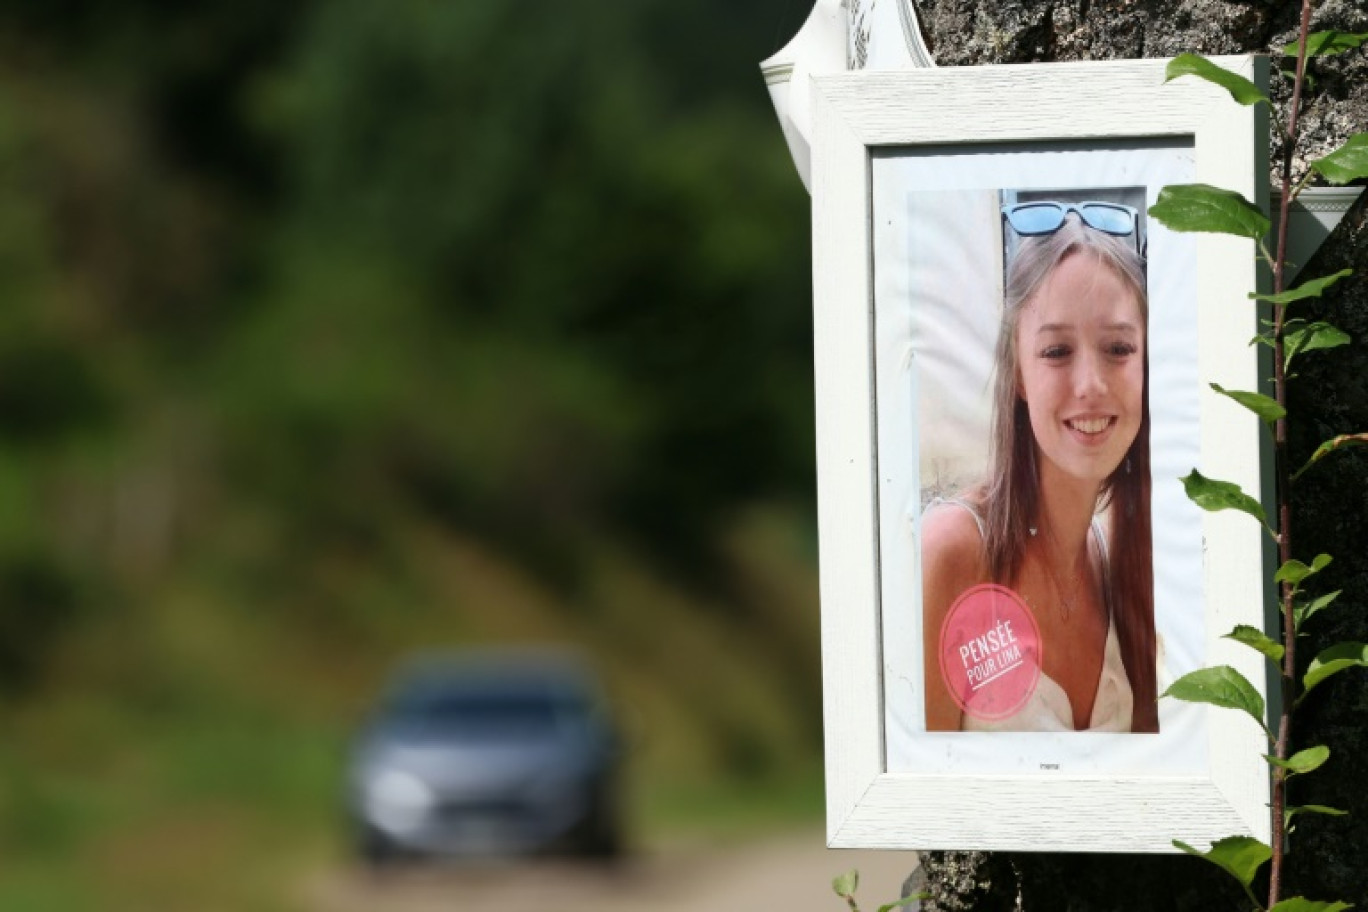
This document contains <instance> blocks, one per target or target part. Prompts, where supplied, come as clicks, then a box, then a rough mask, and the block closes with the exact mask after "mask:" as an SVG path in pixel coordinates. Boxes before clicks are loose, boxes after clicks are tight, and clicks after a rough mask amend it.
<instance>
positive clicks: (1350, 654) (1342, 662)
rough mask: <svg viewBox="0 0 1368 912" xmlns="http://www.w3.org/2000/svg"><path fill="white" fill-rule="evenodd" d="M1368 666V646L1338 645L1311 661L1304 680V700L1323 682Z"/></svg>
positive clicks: (1358, 644)
mask: <svg viewBox="0 0 1368 912" xmlns="http://www.w3.org/2000/svg"><path fill="white" fill-rule="evenodd" d="M1365 665H1368V645H1364V644H1363V643H1336V644H1335V645H1334V646H1331V647H1329V648H1327V649H1325V650H1323V651H1322V652H1321V654H1320V655H1318V656H1316V657H1315V658H1314V659H1312V660H1311V664H1310V665H1308V666H1307V668H1306V677H1304V678H1302V697H1303V698H1304V697H1305V696H1306V695H1307V694H1309V693H1310V692H1311V689H1312V688H1314V687H1315V686H1316V685H1317V684H1319V683H1320V682H1321V681H1324V680H1325V679H1326V678H1328V677H1330V676H1331V675H1333V674H1338V673H1339V672H1341V671H1344V669H1346V668H1354V667H1363V666H1365Z"/></svg>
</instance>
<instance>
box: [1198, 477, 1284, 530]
mask: <svg viewBox="0 0 1368 912" xmlns="http://www.w3.org/2000/svg"><path fill="white" fill-rule="evenodd" d="M1180 480H1181V481H1182V482H1183V490H1184V491H1186V492H1187V496H1188V499H1189V500H1191V501H1192V502H1193V503H1195V504H1196V505H1197V506H1199V507H1201V508H1202V509H1203V510H1206V511H1208V512H1210V513H1215V512H1216V511H1218V510H1239V511H1241V512H1242V513H1248V514H1249V515H1250V516H1252V517H1254V518H1255V519H1257V520H1258V521H1259V522H1261V523H1266V522H1267V518H1266V517H1265V515H1264V508H1263V507H1262V506H1261V505H1260V504H1259V502H1258V501H1257V500H1255V499H1254V498H1252V497H1250V496H1249V495H1248V494H1246V493H1245V492H1244V491H1241V490H1240V486H1239V485H1237V484H1233V483H1231V482H1229V481H1217V480H1216V479H1214V478H1207V477H1206V476H1205V475H1203V474H1202V473H1201V472H1198V471H1197V470H1196V469H1193V470H1192V471H1191V472H1190V473H1188V476H1187V477H1186V478H1183V479H1180Z"/></svg>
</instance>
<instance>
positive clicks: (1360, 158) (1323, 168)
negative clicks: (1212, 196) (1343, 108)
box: [1160, 133, 1368, 199]
mask: <svg viewBox="0 0 1368 912" xmlns="http://www.w3.org/2000/svg"><path fill="white" fill-rule="evenodd" d="M1311 167H1312V168H1313V169H1314V170H1316V171H1318V172H1320V174H1321V176H1322V177H1324V178H1325V179H1326V180H1328V181H1329V182H1330V183H1332V184H1347V183H1349V182H1350V181H1351V180H1357V179H1358V178H1360V177H1368V133H1355V134H1354V135H1353V136H1351V137H1349V139H1348V140H1347V141H1346V142H1345V143H1344V145H1342V146H1340V147H1339V148H1338V149H1336V150H1335V151H1334V152H1331V153H1330V154H1329V155H1327V156H1325V157H1324V158H1318V159H1316V160H1315V161H1313V162H1312V163H1311ZM1162 197H1163V195H1162V194H1160V198H1161V199H1162Z"/></svg>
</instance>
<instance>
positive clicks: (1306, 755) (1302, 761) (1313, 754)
mask: <svg viewBox="0 0 1368 912" xmlns="http://www.w3.org/2000/svg"><path fill="white" fill-rule="evenodd" d="M1264 759H1265V760H1267V761H1268V762H1269V763H1271V764H1273V765H1274V766H1281V767H1282V768H1283V769H1285V770H1287V772H1288V774H1289V775H1292V776H1300V775H1301V774H1303V773H1309V772H1311V771H1312V770H1317V769H1320V767H1321V765H1322V764H1323V763H1325V761H1326V760H1329V759H1330V748H1328V747H1326V746H1324V745H1317V746H1316V747H1308V748H1307V749H1306V750H1304V751H1297V752H1296V753H1295V754H1293V755H1292V756H1290V757H1288V758H1287V759H1286V760H1279V759H1278V758H1277V757H1274V756H1271V755H1265V756H1264Z"/></svg>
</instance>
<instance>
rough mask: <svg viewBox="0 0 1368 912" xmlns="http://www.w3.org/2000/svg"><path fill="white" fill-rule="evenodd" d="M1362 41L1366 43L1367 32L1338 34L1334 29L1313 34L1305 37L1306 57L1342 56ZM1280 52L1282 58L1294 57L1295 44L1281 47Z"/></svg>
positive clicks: (1295, 54) (1367, 38)
mask: <svg viewBox="0 0 1368 912" xmlns="http://www.w3.org/2000/svg"><path fill="white" fill-rule="evenodd" d="M1364 41H1368V32H1362V33H1359V34H1355V33H1354V32H1340V31H1336V30H1335V29H1329V30H1327V31H1324V32H1313V33H1312V34H1310V35H1307V36H1306V56H1307V57H1329V56H1330V55H1332V54H1343V53H1344V52H1345V51H1352V50H1353V49H1354V48H1356V47H1358V46H1359V45H1361V44H1363V42H1364ZM1282 52H1283V56H1284V57H1296V56H1297V52H1298V48H1297V42H1295V41H1293V42H1291V43H1289V44H1285V45H1283V49H1282Z"/></svg>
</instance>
